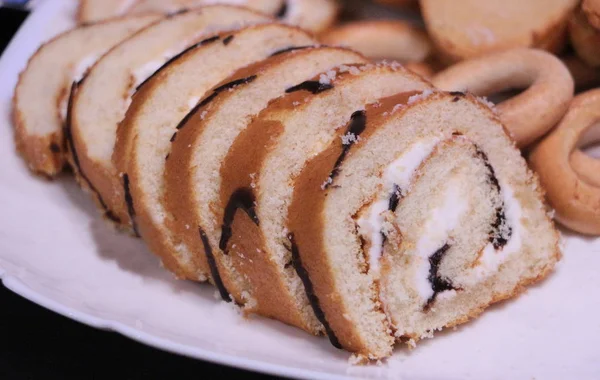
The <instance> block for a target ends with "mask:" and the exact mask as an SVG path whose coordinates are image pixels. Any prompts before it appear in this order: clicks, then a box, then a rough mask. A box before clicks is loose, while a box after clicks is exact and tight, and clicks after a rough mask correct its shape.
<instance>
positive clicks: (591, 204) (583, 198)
mask: <svg viewBox="0 0 600 380" xmlns="http://www.w3.org/2000/svg"><path fill="white" fill-rule="evenodd" d="M599 110H600V90H592V91H588V92H586V93H583V94H581V95H578V96H577V97H575V99H574V100H573V102H572V103H571V107H570V108H569V111H568V112H567V114H566V115H565V117H564V118H563V120H562V121H561V122H560V124H559V125H558V127H556V129H555V130H554V131H553V132H552V133H551V134H550V135H548V136H547V137H546V138H545V139H544V140H542V141H541V142H540V143H539V144H538V145H537V146H536V147H535V148H534V149H533V151H532V153H531V155H530V156H529V162H530V164H531V166H532V168H533V169H534V170H535V171H536V172H537V174H538V176H539V178H540V181H541V183H542V184H543V185H544V187H545V189H546V195H547V199H548V201H549V203H550V205H551V206H552V207H553V208H554V209H555V211H556V218H557V220H558V221H560V222H561V223H562V224H564V225H566V226H567V227H569V228H571V229H573V230H575V231H578V232H581V233H585V234H591V235H600V188H598V187H596V186H593V185H592V184H590V183H588V182H586V181H584V180H582V178H580V176H579V175H578V174H577V173H576V172H575V171H574V170H573V168H572V167H571V163H570V156H571V153H572V151H573V150H574V149H575V148H576V146H577V143H578V142H579V139H580V138H581V136H582V134H583V133H584V132H585V131H586V130H587V129H588V128H589V127H591V126H592V125H593V124H594V123H595V122H596V121H597V120H598V119H600V112H599Z"/></svg>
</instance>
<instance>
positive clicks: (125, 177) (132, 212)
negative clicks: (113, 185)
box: [123, 173, 140, 237]
mask: <svg viewBox="0 0 600 380" xmlns="http://www.w3.org/2000/svg"><path fill="white" fill-rule="evenodd" d="M129 186H130V185H129V175H128V174H127V173H124V174H123V191H124V193H125V203H126V204H127V214H128V215H129V219H130V220H131V228H133V232H134V233H135V236H138V237H139V236H140V233H139V231H138V228H137V221H136V220H135V208H134V207H133V197H132V196H131V191H130V189H129Z"/></svg>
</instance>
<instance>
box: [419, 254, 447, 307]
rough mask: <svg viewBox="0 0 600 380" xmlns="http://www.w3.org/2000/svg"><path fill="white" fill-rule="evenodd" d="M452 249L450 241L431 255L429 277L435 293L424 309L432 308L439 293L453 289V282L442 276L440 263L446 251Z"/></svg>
mask: <svg viewBox="0 0 600 380" xmlns="http://www.w3.org/2000/svg"><path fill="white" fill-rule="evenodd" d="M449 249H450V245H448V243H446V244H444V245H443V246H442V247H441V248H440V249H438V250H437V251H435V253H434V254H433V255H431V256H429V276H428V277H427V279H428V280H429V283H431V288H432V289H433V295H432V296H431V297H429V299H428V300H427V303H425V306H424V307H423V311H425V312H427V311H429V310H430V309H431V306H432V305H433V303H434V302H435V299H436V297H437V295H438V294H439V293H441V292H443V291H446V290H453V289H454V287H453V286H452V282H451V281H450V280H448V279H446V278H443V277H441V276H440V274H439V271H440V264H441V262H442V259H443V258H444V256H445V255H446V252H448V250H449Z"/></svg>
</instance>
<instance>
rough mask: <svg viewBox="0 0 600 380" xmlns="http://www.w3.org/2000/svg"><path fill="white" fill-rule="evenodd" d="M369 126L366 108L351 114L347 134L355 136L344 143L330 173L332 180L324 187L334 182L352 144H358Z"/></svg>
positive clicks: (325, 187)
mask: <svg viewBox="0 0 600 380" xmlns="http://www.w3.org/2000/svg"><path fill="white" fill-rule="evenodd" d="M366 127H367V113H366V112H365V111H364V110H361V111H356V112H354V113H353V114H352V116H350V122H349V123H348V128H347V129H346V135H354V136H355V138H354V139H352V140H349V141H348V143H346V144H343V146H342V152H341V153H340V155H339V157H338V159H337V160H336V161H335V165H334V166H333V169H332V170H331V173H330V174H329V178H330V179H331V181H327V182H326V183H325V185H324V186H323V189H327V188H328V187H329V186H330V185H331V184H333V180H334V179H335V177H337V175H338V174H339V172H340V167H341V166H342V163H343V162H344V159H345V158H346V156H347V155H348V152H349V151H350V148H351V147H352V145H354V144H356V141H357V138H358V136H360V134H361V133H363V131H364V130H365V128H366Z"/></svg>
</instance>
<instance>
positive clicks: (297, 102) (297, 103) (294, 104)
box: [292, 100, 300, 107]
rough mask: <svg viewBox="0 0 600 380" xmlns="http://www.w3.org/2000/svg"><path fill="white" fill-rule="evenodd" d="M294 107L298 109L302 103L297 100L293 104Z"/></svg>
mask: <svg viewBox="0 0 600 380" xmlns="http://www.w3.org/2000/svg"><path fill="white" fill-rule="evenodd" d="M292 105H293V106H294V107H298V106H299V105H300V102H299V101H297V100H295V101H294V102H292Z"/></svg>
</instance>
